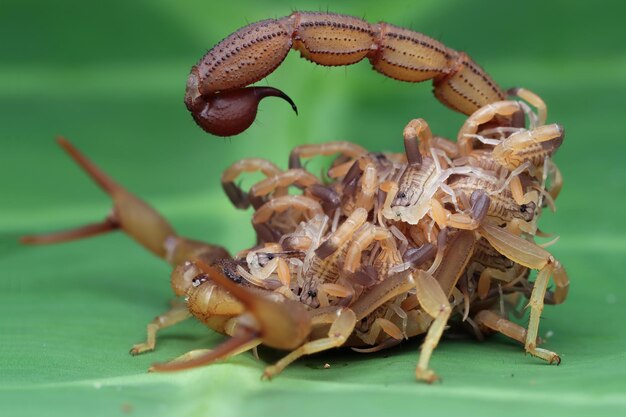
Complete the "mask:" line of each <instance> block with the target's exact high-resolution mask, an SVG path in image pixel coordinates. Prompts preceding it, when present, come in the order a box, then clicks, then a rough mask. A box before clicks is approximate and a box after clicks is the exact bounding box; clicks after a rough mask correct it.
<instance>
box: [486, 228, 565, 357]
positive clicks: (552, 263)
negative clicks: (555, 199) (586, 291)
mask: <svg viewBox="0 0 626 417" xmlns="http://www.w3.org/2000/svg"><path fill="white" fill-rule="evenodd" d="M478 230H479V233H480V234H481V235H482V236H483V237H484V238H485V239H487V240H488V241H489V243H490V244H491V245H492V246H493V247H494V248H495V249H496V250H497V251H498V252H500V253H501V254H503V255H504V256H506V257H507V258H509V259H511V260H512V261H514V262H516V263H519V264H521V265H523V266H525V267H527V268H532V269H537V270H539V274H538V275H537V278H536V279H535V283H534V286H533V290H532V293H531V296H530V300H529V303H528V305H529V306H530V321H529V324H528V334H527V337H526V342H525V348H526V352H528V353H530V354H531V355H533V356H536V357H538V358H541V359H544V360H546V361H547V362H549V363H553V362H556V363H557V364H558V363H559V362H560V360H561V359H560V357H559V356H558V355H557V354H556V353H554V352H550V351H548V350H545V349H539V348H537V344H536V340H537V333H538V330H539V320H540V318H541V312H542V310H543V304H544V298H545V294H546V290H547V287H548V280H549V279H550V277H551V276H553V277H554V282H555V284H556V290H555V293H554V303H555V304H559V303H562V302H563V301H564V300H565V298H566V297H567V292H568V287H569V280H568V278H567V273H566V272H565V269H564V268H563V266H562V265H561V263H560V262H559V261H557V260H556V259H554V257H553V256H552V255H551V254H550V252H548V251H546V250H545V249H543V248H541V247H540V246H538V245H536V244H535V243H532V242H529V241H527V240H525V239H523V238H521V237H519V236H515V235H513V234H511V233H509V232H507V231H505V230H502V229H500V228H498V227H495V226H492V225H489V224H484V225H481V226H480V227H479V229H478Z"/></svg>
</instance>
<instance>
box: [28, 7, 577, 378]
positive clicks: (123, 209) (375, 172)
mask: <svg viewBox="0 0 626 417" xmlns="http://www.w3.org/2000/svg"><path fill="white" fill-rule="evenodd" d="M290 49H296V50H298V51H300V53H301V55H302V56H303V57H304V58H306V59H308V60H310V61H312V62H314V63H316V64H320V65H324V66H340V65H350V64H354V63H356V62H359V61H361V60H363V59H365V58H367V59H368V60H369V61H370V63H371V64H372V66H373V67H374V69H375V70H376V71H378V72H380V73H382V74H384V75H386V76H388V77H390V78H394V79H396V80H400V81H406V82H420V81H425V80H429V79H432V80H433V86H434V94H435V96H436V97H437V98H438V99H439V100H440V101H441V102H442V103H443V104H445V105H446V106H448V107H450V108H451V109H453V110H456V111H458V112H461V113H463V114H465V115H468V116H470V117H469V118H468V120H467V121H466V123H465V125H464V126H463V128H462V129H461V131H460V133H459V137H458V140H457V143H454V142H452V141H449V140H447V139H444V138H441V137H437V136H433V135H432V133H431V132H430V128H429V127H428V125H427V124H426V122H425V121H424V120H422V119H415V120H412V121H411V122H409V124H408V125H407V127H406V128H405V130H404V146H405V153H403V154H391V153H385V154H380V153H378V154H376V153H368V152H367V151H366V150H365V149H363V148H362V147H360V146H358V145H356V144H352V143H348V142H332V143H326V144H320V145H302V146H299V147H297V148H296V149H294V150H293V151H292V153H291V155H290V158H289V169H288V170H287V171H282V170H281V169H280V168H279V167H277V166H276V165H274V164H273V163H271V162H269V161H266V160H261V159H247V160H242V161H239V162H237V163H235V164H233V165H232V166H231V167H230V168H229V169H227V170H226V171H225V172H224V175H223V177H222V185H223V188H224V191H225V192H226V194H227V196H228V197H229V198H230V200H231V201H232V202H233V203H234V205H235V206H236V207H238V208H246V207H248V206H250V205H252V206H253V208H254V210H255V213H254V216H253V219H252V223H253V226H254V228H255V230H256V231H257V237H258V242H257V245H255V246H254V247H253V248H250V249H248V250H245V251H242V252H240V253H239V254H237V256H235V257H231V256H230V254H229V253H228V252H227V251H226V250H225V249H224V248H222V247H220V246H216V245H212V244H208V243H204V242H200V241H196V240H191V239H188V238H185V237H182V236H179V235H178V234H177V233H176V232H175V231H174V229H173V228H172V227H171V226H170V225H169V223H168V222H167V221H166V220H165V219H164V218H163V217H161V216H160V215H159V214H158V213H157V212H156V211H155V210H154V209H152V208H151V207H150V206H149V205H148V204H146V203H145V202H143V201H142V200H141V199H139V198H137V197H136V196H134V195H133V194H131V193H130V192H128V191H127V190H125V189H124V188H123V187H122V186H120V185H119V184H117V183H116V182H115V181H113V180H112V179H111V178H109V177H108V176H107V175H106V174H104V173H103V172H102V171H101V170H99V169H98V168H97V167H96V166H95V165H93V164H92V163H91V162H90V161H89V160H88V159H87V158H86V157H85V156H83V155H82V154H81V153H80V152H79V151H78V150H77V149H76V148H74V147H73V146H72V145H71V144H70V143H69V142H68V141H67V140H65V139H63V138H60V139H59V144H60V145H61V146H62V147H63V148H64V149H65V150H66V151H67V152H68V153H69V155H70V156H71V157H72V158H73V159H74V160H75V161H76V162H77V163H78V164H79V165H80V166H81V167H82V168H83V169H84V170H85V171H86V172H87V173H88V174H89V175H90V176H91V177H92V178H93V179H94V180H95V181H96V183H97V184H98V185H99V186H100V187H101V188H103V189H104V190H105V191H106V192H107V193H108V194H109V195H110V196H111V198H112V200H113V203H114V204H113V210H112V212H111V214H110V215H109V216H107V217H106V218H105V220H104V221H103V222H100V223H95V224H91V225H87V226H83V227H80V228H77V229H74V230H70V231H64V232H57V233H51V234H46V235H37V236H25V237H24V238H23V239H22V240H23V242H24V243H31V244H41V243H56V242H62V241H67V240H73V239H79V238H84V237H89V236H94V235H97V234H101V233H105V232H108V231H113V230H117V229H121V230H123V231H125V232H126V233H127V234H128V235H129V236H131V237H132V238H133V239H135V240H136V241H137V242H138V243H139V244H141V245H142V246H144V247H145V248H147V249H148V250H149V251H151V252H153V253H154V254H155V255H157V256H159V257H161V258H163V259H165V260H166V261H167V262H169V263H170V264H171V265H172V267H173V272H172V280H171V283H172V288H173V291H174V293H175V294H176V295H177V296H182V297H185V303H175V304H174V305H173V306H172V308H171V309H170V310H168V311H167V312H165V313H164V314H162V315H160V316H158V317H157V318H155V319H154V320H153V321H152V322H151V323H150V324H148V327H147V339H146V341H145V342H143V343H139V344H136V345H135V346H133V348H132V349H131V353H132V354H139V353H143V352H146V351H151V350H153V349H154V348H155V344H156V334H157V332H158V331H159V330H160V329H163V328H165V327H169V326H171V325H174V324H176V323H178V322H180V321H182V320H184V319H186V318H188V317H191V316H192V315H193V316H195V317H196V318H197V319H199V320H200V321H202V322H203V323H205V324H206V325H207V326H208V327H210V328H211V329H213V330H215V331H218V332H220V333H222V334H225V335H228V336H230V338H229V339H228V340H226V341H225V342H223V343H222V344H221V345H219V346H218V347H216V348H215V349H213V350H200V351H192V352H189V353H188V354H185V355H183V356H181V357H180V358H177V359H175V360H173V361H171V362H168V363H165V364H155V365H154V366H153V367H152V368H151V369H152V370H155V371H173V370H179V369H185V368H191V367H195V366H199V365H203V364H207V363H211V362H214V361H216V360H220V359H224V358H227V357H230V356H232V355H235V354H238V353H240V352H243V351H246V350H249V349H252V348H255V347H256V346H258V345H261V344H263V345H266V346H269V347H272V348H277V349H282V350H288V351H290V353H289V354H288V355H287V356H286V357H284V358H283V359H281V360H280V361H278V362H277V363H276V364H275V365H272V366H268V367H267V368H266V370H265V372H264V377H267V378H270V377H272V376H274V375H276V374H278V373H279V372H281V371H282V370H283V369H284V368H285V367H286V366H287V365H288V364H290V363H291V362H293V361H294V360H295V359H297V358H298V357H301V356H303V355H308V354H312V353H316V352H319V351H323V350H327V349H330V348H334V347H340V346H351V347H353V349H355V350H357V351H363V352H369V351H376V350H380V349H383V348H386V347H389V346H392V345H394V344H397V343H399V341H400V340H401V339H403V338H406V337H411V336H415V335H419V334H423V333H426V337H425V340H424V344H423V345H422V348H421V354H420V360H419V363H418V365H417V368H416V377H417V379H418V380H423V381H427V382H433V381H434V380H436V379H437V376H436V374H435V373H434V372H433V371H432V370H431V369H430V368H429V366H428V363H429V359H430V356H431V353H432V351H433V350H434V348H435V347H436V345H437V343H438V341H439V339H440V337H441V335H442V333H443V332H444V330H445V329H446V326H448V325H449V323H448V321H449V319H450V317H451V316H452V315H453V314H454V313H459V314H458V315H459V316H460V317H462V319H461V321H462V322H465V323H469V325H470V327H471V328H472V329H473V330H474V331H475V332H476V333H477V334H478V335H479V336H481V335H482V333H483V332H492V331H495V332H500V333H502V334H505V335H506V336H508V337H511V338H513V339H515V340H517V341H519V342H521V343H523V344H524V345H525V348H526V351H527V352H528V353H530V354H532V355H534V356H537V357H539V358H542V359H544V360H546V361H548V362H550V363H553V362H556V363H557V364H558V363H559V362H560V357H559V356H558V355H557V354H556V353H554V352H550V351H548V350H545V349H540V348H538V347H537V346H536V345H537V342H538V341H540V340H539V339H538V337H537V331H538V325H539V316H540V314H541V310H542V308H543V304H544V302H546V301H547V302H549V303H560V302H562V301H563V300H564V299H565V297H566V295H567V287H568V280H567V275H566V274H565V271H564V269H563V268H562V266H561V265H560V263H559V262H558V261H556V260H555V259H554V257H552V256H551V255H550V253H549V252H547V251H546V250H545V249H543V248H542V247H540V246H538V245H537V244H535V243H534V240H533V238H534V236H535V235H538V234H540V232H538V230H537V227H536V220H537V218H538V216H539V213H540V210H541V207H542V206H544V205H546V204H549V205H552V203H553V200H554V199H556V197H557V196H558V192H559V190H560V186H561V182H562V181H561V177H560V173H559V171H558V168H556V165H555V164H554V163H553V162H552V161H551V159H550V157H551V156H552V155H553V153H554V152H555V151H556V149H557V148H558V147H559V146H560V144H561V142H562V140H563V130H562V128H561V127H560V126H558V125H545V121H546V106H545V104H544V103H543V101H542V100H541V99H540V98H539V97H538V96H536V95H534V94H533V93H532V92H530V91H528V90H525V89H522V88H518V89H513V90H509V92H508V94H509V95H511V96H513V97H516V98H517V99H523V100H525V101H527V102H528V103H530V104H531V105H533V106H535V107H536V109H537V112H536V113H535V112H533V111H532V110H531V109H530V107H529V106H528V105H527V104H526V103H525V102H523V101H517V100H506V98H507V93H506V92H505V91H503V90H502V89H501V88H500V87H499V86H498V85H497V84H496V83H495V82H494V81H493V80H492V79H491V78H490V77H489V76H488V75H487V74H486V73H485V72H484V71H483V70H482V69H481V68H480V67H479V66H478V65H476V64H475V63H474V62H473V61H472V60H471V59H470V58H469V57H468V56H467V55H466V54H464V53H462V52H457V51H455V50H452V49H450V48H447V47H446V46H444V45H443V44H441V43H440V42H438V41H436V40H434V39H432V38H429V37H427V36H425V35H423V34H420V33H417V32H413V31H411V30H408V29H403V28H400V27H397V26H394V25H391V24H388V23H377V24H370V23H367V22H365V21H363V20H361V19H358V18H355V17H351V16H344V15H339V14H331V13H311V12H294V13H292V14H291V15H289V16H287V17H284V18H281V19H269V20H264V21H261V22H257V23H253V24H250V25H248V26H245V27H243V28H241V29H239V30H238V31H236V32H235V33H233V34H231V35H230V36H228V37H227V38H225V39H224V40H222V41H221V42H219V43H218V44H217V45H216V46H215V47H214V48H213V49H211V50H210V51H209V52H208V53H207V54H206V55H205V56H204V57H202V59H201V60H200V61H199V62H198V64H196V65H194V66H193V67H192V69H191V73H190V75H189V78H188V80H187V88H186V94H185V104H186V106H187V108H188V109H189V111H190V112H191V114H192V116H193V118H194V120H195V121H196V122H197V124H198V125H199V126H200V127H201V128H202V129H204V130H205V131H207V132H209V133H211V134H213V135H217V136H232V135H236V134H239V133H241V132H243V131H244V130H246V129H247V128H248V127H249V126H250V125H251V124H252V122H253V121H254V120H255V118H256V113H257V107H258V104H259V102H260V101H261V100H262V99H263V98H265V97H268V96H275V97H280V98H282V99H284V100H286V101H287V102H289V103H290V104H291V106H292V107H293V109H294V110H295V111H296V112H297V108H296V105H295V104H294V102H293V101H292V100H291V99H290V98H289V97H288V96H287V95H286V94H285V93H283V92H282V91H280V90H278V89H276V88H273V87H247V86H248V85H250V84H253V83H255V82H257V81H259V80H261V79H263V78H265V77H266V76H267V75H269V74H270V73H271V72H273V71H274V70H275V69H276V68H277V67H278V66H279V65H280V64H281V63H282V61H283V60H284V59H285V57H286V55H287V53H288V51H289V50H290ZM526 118H529V119H530V123H529V128H528V129H526V128H525V126H526ZM337 153H339V154H340V156H339V157H338V158H337V159H336V160H335V162H334V163H333V166H332V167H331V169H330V170H329V177H330V179H331V181H330V183H328V184H324V183H323V182H322V181H321V180H319V179H317V178H316V177H315V176H314V175H312V174H310V173H308V172H307V171H306V170H304V168H303V166H302V163H301V158H306V157H312V156H316V155H332V154H337ZM251 171H260V172H262V173H263V174H264V175H265V176H267V179H265V180H263V181H261V182H260V183H258V184H256V185H255V186H253V187H252V189H251V190H250V191H249V192H244V191H243V190H242V189H241V188H239V186H237V185H236V184H235V180H236V179H237V178H238V176H239V175H240V174H242V173H244V172H251ZM548 184H549V185H548ZM291 186H296V187H298V188H300V189H301V190H302V191H303V194H302V195H293V194H289V193H288V188H289V187H291ZM530 269H536V270H539V271H540V272H539V274H538V276H537V278H536V280H535V281H534V283H530V282H529V281H528V276H529V271H530ZM551 276H554V280H555V283H556V291H555V292H550V291H547V283H548V280H549V278H550V277H551ZM494 281H495V282H497V283H494ZM521 295H524V296H526V297H528V298H529V300H530V302H529V306H530V308H531V313H530V323H529V326H528V329H526V328H524V327H522V326H520V325H518V324H515V323H513V322H510V321H509V320H508V319H507V318H506V317H505V312H504V308H503V307H502V306H503V305H504V303H505V302H507V303H512V304H516V303H519V297H520V296H521ZM498 306H500V312H498ZM364 346H373V347H370V348H364Z"/></svg>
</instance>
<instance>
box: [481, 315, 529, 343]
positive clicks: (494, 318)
mask: <svg viewBox="0 0 626 417" xmlns="http://www.w3.org/2000/svg"><path fill="white" fill-rule="evenodd" d="M474 321H475V322H476V324H477V325H478V326H479V327H482V328H487V329H490V330H493V331H496V332H498V333H502V334H503V335H505V336H507V337H509V338H511V339H513V340H516V341H518V342H520V343H522V344H524V343H525V342H526V339H527V334H528V331H527V330H526V329H525V328H524V327H522V326H520V325H519V324H517V323H513V322H512V321H510V320H507V319H506V318H504V317H502V316H500V315H499V314H497V313H495V312H494V311H491V310H481V311H480V312H478V314H476V316H475V317H474ZM538 342H539V341H537V342H536V343H538Z"/></svg>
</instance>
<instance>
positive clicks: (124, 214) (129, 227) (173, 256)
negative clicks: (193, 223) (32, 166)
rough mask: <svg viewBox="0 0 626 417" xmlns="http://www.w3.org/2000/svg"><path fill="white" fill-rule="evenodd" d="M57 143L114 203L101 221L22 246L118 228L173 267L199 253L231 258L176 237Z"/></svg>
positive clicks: (149, 211)
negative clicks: (110, 210) (181, 260)
mask: <svg viewBox="0 0 626 417" xmlns="http://www.w3.org/2000/svg"><path fill="white" fill-rule="evenodd" d="M57 142H58V143H59V145H60V146H61V147H62V148H63V149H64V150H65V151H66V152H67V153H68V154H69V155H70V157H72V159H74V161H75V162H76V163H77V164H78V165H80V167H81V168H82V169H83V170H84V171H85V172H86V173H87V174H88V175H89V176H90V177H91V178H92V179H93V180H94V182H96V184H98V185H99V186H100V188H102V189H103V190H104V191H105V192H106V193H107V194H109V195H110V196H111V199H112V200H113V210H112V213H111V214H110V215H109V216H108V217H107V218H106V219H105V220H104V222H101V223H96V224H93V225H89V226H83V227H80V228H78V229H74V230H71V231H65V232H58V233H51V234H47V235H34V236H24V237H23V238H22V239H21V241H22V242H23V243H26V244H47V243H58V242H64V241H68V240H74V239H81V238H86V237H90V236H95V235H98V234H101V233H105V232H109V231H113V230H117V229H121V230H123V231H124V232H126V234H128V235H129V236H130V237H132V238H133V239H134V240H135V241H136V242H137V243H139V244H140V245H142V246H143V247H144V248H146V249H147V250H149V251H150V252H152V253H154V254H155V255H157V256H158V257H160V258H164V259H166V260H167V261H168V262H170V263H171V264H173V265H176V264H177V262H179V261H180V259H192V256H197V255H198V254H200V253H202V254H203V256H204V258H205V259H207V260H209V261H210V262H214V261H216V260H217V259H221V258H228V257H230V255H229V254H228V252H227V251H226V250H225V249H224V248H222V247H220V246H215V245H210V244H207V243H203V242H198V241H194V240H190V239H186V238H184V237H181V236H177V234H176V232H175V231H174V229H173V228H172V226H170V224H169V223H168V222H167V220H165V219H164V218H163V217H162V216H161V215H160V214H159V213H157V212H156V211H155V210H154V209H153V208H152V207H150V206H149V205H148V204H147V203H146V202H144V201H143V200H141V199H139V198H138V197H136V196H135V195H133V194H131V193H130V192H129V191H127V190H126V189H125V188H124V187H122V186H121V185H119V184H118V183H116V182H115V181H113V180H112V179H111V178H110V177H109V176H108V175H106V174H105V173H104V172H102V171H101V170H100V169H99V168H98V167H97V166H96V165H95V164H94V163H93V162H91V161H90V160H89V159H87V157H85V156H84V155H83V154H82V153H81V152H79V151H78V149H76V148H75V147H74V146H73V145H72V144H71V143H70V142H69V141H68V140H67V139H65V138H61V137H60V138H58V139H57Z"/></svg>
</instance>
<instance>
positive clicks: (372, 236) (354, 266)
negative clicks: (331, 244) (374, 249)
mask: <svg viewBox="0 0 626 417" xmlns="http://www.w3.org/2000/svg"><path fill="white" fill-rule="evenodd" d="M374 241H381V242H382V244H381V247H382V250H383V251H389V252H391V253H397V248H396V243H395V240H394V238H393V235H392V234H391V232H390V231H389V230H388V229H386V228H384V227H380V226H372V225H371V224H369V223H368V224H366V225H365V226H364V227H363V228H362V229H361V230H360V231H359V233H358V235H356V236H355V237H354V239H353V240H352V242H351V243H350V246H349V248H348V252H347V253H346V257H345V260H344V263H343V269H344V271H345V272H347V273H349V274H353V273H355V272H356V271H357V270H358V269H359V267H360V266H361V255H362V253H363V252H364V251H365V250H366V249H367V248H368V247H369V246H370V245H371V244H372V242H374ZM398 258H399V257H398ZM400 262H402V259H398V263H400ZM384 278H385V277H380V279H384Z"/></svg>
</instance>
